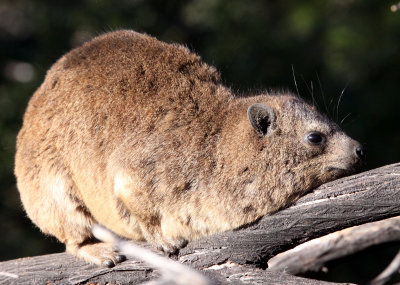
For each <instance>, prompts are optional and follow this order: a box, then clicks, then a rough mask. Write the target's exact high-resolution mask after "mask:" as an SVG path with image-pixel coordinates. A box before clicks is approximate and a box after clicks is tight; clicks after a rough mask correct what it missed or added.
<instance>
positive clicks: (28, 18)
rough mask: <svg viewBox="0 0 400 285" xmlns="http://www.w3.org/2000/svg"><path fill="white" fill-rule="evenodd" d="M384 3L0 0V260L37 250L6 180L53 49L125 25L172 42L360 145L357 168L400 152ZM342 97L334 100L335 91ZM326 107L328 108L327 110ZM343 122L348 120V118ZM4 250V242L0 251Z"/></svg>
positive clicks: (391, 30)
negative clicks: (312, 107) (318, 116)
mask: <svg viewBox="0 0 400 285" xmlns="http://www.w3.org/2000/svg"><path fill="white" fill-rule="evenodd" d="M390 4H393V3H387V2H385V1H379V0H370V1H361V0H358V1H357V0H336V1H317V0H313V1H305V0H300V1H288V0H282V1H262V0H253V1H239V0H191V1H179V0H172V1H161V0H153V1H150V0H148V1H145V0H120V1H109V0H84V1H73V0H69V1H66V0H64V1H50V0H35V1H32V0H12V1H11V0H2V2H1V3H0V185H1V192H0V222H1V224H2V225H3V229H4V228H5V233H6V234H3V235H2V236H1V238H0V244H1V247H2V250H1V251H0V252H1V255H0V259H9V258H15V257H20V256H26V255H29V254H38V253H45V252H48V251H50V250H55V249H58V250H59V247H58V246H57V244H56V243H51V245H49V243H48V241H46V240H45V239H44V238H43V236H41V234H40V233H38V231H37V230H32V229H33V226H32V225H31V223H30V222H29V221H28V220H27V219H26V218H25V214H24V213H23V211H22V208H21V205H20V202H19V198H18V194H17V190H16V187H15V179H14V176H13V156H14V151H15V137H16V134H17V132H18V129H19V128H20V126H21V122H22V116H23V112H24V109H25V107H26V104H27V102H28V100H29V97H30V96H31V94H32V93H33V92H34V90H35V89H36V88H37V87H38V86H39V85H40V84H41V82H42V81H43V78H44V76H45V72H46V70H47V69H48V68H49V67H50V66H51V64H52V63H54V62H55V61H56V60H57V59H58V58H59V57H60V56H61V55H62V54H64V53H65V52H67V51H68V50H70V49H71V48H73V47H75V46H77V45H79V44H81V43H82V42H83V41H85V40H87V39H89V38H91V37H93V36H96V35H98V34H101V33H103V32H106V31H110V30H114V29H118V28H128V29H134V30H137V31H139V32H146V33H149V34H151V35H154V36H156V37H157V38H159V39H161V40H164V41H167V42H179V43H182V44H185V45H187V46H188V47H189V48H191V49H192V50H194V51H195V52H197V53H199V54H200V55H201V56H202V57H203V59H204V60H205V61H206V62H208V63H210V64H212V65H215V66H217V68H218V69H219V70H220V71H221V73H222V77H223V79H224V81H225V82H226V84H227V85H229V86H232V88H233V89H234V90H238V92H247V91H249V90H250V91H252V92H258V91H262V90H265V89H267V90H269V89H279V90H280V89H284V90H287V89H289V90H291V91H293V92H296V87H295V80H294V78H293V75H292V66H293V68H294V72H295V76H296V80H297V84H298V89H299V93H300V95H301V96H303V97H306V98H308V99H309V100H310V101H311V100H312V99H311V97H312V96H313V97H315V100H316V102H317V104H318V105H319V107H320V109H321V110H322V111H325V112H327V113H329V114H330V115H331V116H332V117H333V118H334V119H336V120H337V121H338V122H340V121H341V120H342V119H343V118H344V117H346V116H347V115H348V114H349V113H351V115H350V116H348V117H347V118H346V120H345V122H344V123H343V127H344V128H345V130H346V131H347V132H348V133H349V134H350V135H351V136H352V137H354V138H356V139H358V140H359V141H361V142H362V143H365V144H366V146H367V148H368V168H374V167H377V166H381V165H385V164H389V163H393V162H396V161H400V147H399V145H400V132H399V127H398V123H399V108H400V96H399V95H398V94H399V91H400V84H399V78H400V13H393V12H391V11H390ZM344 88H345V89H346V90H345V91H344V95H343V97H342V99H341V100H340V105H339V106H337V105H338V103H337V102H338V100H339V96H340V94H341V92H342V90H343V89H344ZM337 109H338V110H337ZM350 122H352V123H351V124H349V123H350ZM3 249H5V250H3Z"/></svg>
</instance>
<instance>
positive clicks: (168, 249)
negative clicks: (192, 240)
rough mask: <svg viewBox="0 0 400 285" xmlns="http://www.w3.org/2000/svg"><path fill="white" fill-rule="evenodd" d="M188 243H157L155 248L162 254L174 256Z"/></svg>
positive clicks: (179, 241) (183, 241) (178, 241)
mask: <svg viewBox="0 0 400 285" xmlns="http://www.w3.org/2000/svg"><path fill="white" fill-rule="evenodd" d="M187 243H188V241H187V240H185V239H178V240H174V241H168V242H165V241H164V242H162V243H159V244H158V245H157V246H156V247H157V249H158V250H160V251H162V252H164V253H165V254H167V255H169V256H170V255H175V254H177V253H178V252H179V250H180V249H181V248H183V247H185V246H186V245H187Z"/></svg>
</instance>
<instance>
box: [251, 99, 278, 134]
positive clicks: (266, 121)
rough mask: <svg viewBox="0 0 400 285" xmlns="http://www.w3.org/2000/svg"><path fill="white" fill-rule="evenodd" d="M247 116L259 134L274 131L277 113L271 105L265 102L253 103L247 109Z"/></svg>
mask: <svg viewBox="0 0 400 285" xmlns="http://www.w3.org/2000/svg"><path fill="white" fill-rule="evenodd" d="M247 117H248V119H249V121H250V124H251V126H252V127H253V129H254V130H255V131H256V132H257V133H258V134H259V135H261V136H265V135H267V134H269V133H270V132H271V131H272V129H273V123H274V121H275V114H274V111H273V110H272V109H271V108H270V107H267V106H265V105H264V104H253V105H251V106H250V107H249V108H248V109H247Z"/></svg>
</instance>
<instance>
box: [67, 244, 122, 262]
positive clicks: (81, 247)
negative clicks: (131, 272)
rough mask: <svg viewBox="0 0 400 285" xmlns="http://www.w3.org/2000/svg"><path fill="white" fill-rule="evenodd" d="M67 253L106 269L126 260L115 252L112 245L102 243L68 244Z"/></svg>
mask: <svg viewBox="0 0 400 285" xmlns="http://www.w3.org/2000/svg"><path fill="white" fill-rule="evenodd" d="M67 252H69V253H71V254H74V255H75V256H77V257H79V258H82V259H84V260H85V261H87V262H90V263H95V264H97V265H103V266H106V267H114V266H115V265H116V264H117V263H120V262H122V261H124V260H126V257H125V256H124V255H121V254H118V252H116V251H115V249H114V247H113V245H112V244H109V243H104V242H95V243H83V244H68V245H67Z"/></svg>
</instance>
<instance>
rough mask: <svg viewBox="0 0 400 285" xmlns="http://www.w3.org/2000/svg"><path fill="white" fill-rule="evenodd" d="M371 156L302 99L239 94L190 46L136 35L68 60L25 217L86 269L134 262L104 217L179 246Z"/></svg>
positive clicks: (34, 136)
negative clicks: (102, 233)
mask: <svg viewBox="0 0 400 285" xmlns="http://www.w3.org/2000/svg"><path fill="white" fill-rule="evenodd" d="M364 159H365V149H364V148H363V147H362V146H361V145H360V144H359V143H357V142H356V141H354V140H352V139H351V138H349V137H348V136H347V135H346V134H344V133H343V131H342V130H341V129H340V128H339V127H338V126H337V125H336V124H335V123H333V122H332V121H330V120H329V119H328V118H327V117H325V116H324V115H321V114H320V113H318V112H317V111H316V110H315V108H314V107H313V106H310V105H308V104H307V103H306V102H304V101H303V100H302V99H301V98H299V97H296V96H294V95H291V94H287V93H282V94H261V95H257V96H248V97H245V98H243V97H241V98H239V97H235V95H234V94H233V93H232V91H231V90H230V89H229V88H227V87H225V86H223V85H222V83H221V80H220V77H219V74H218V73H217V71H216V70H215V69H214V68H213V67H210V66H208V65H206V64H205V63H203V62H202V61H201V59H200V58H199V57H198V56H197V55H195V54H192V53H190V52H189V51H188V50H187V49H186V48H184V47H182V46H178V45H170V44H166V43H162V42H159V41H157V40H156V39H154V38H151V37H149V36H146V35H141V34H138V33H135V32H133V31H118V32H113V33H109V34H105V35H103V36H100V37H97V38H95V39H93V40H92V41H90V42H88V43H86V44H84V45H83V46H81V47H79V48H77V49H74V50H72V51H71V52H69V53H67V54H66V55H65V56H63V57H62V58H61V59H60V60H59V61H57V63H55V64H54V65H53V67H52V68H51V69H50V70H49V71H48V73H47V76H46V79H45V81H44V82H43V84H42V85H41V86H40V88H39V89H38V90H37V91H36V92H35V94H34V95H33V96H32V98H31V100H30V102H29V105H28V108H27V111H26V113H25V116H24V123H23V127H22V129H21V131H20V133H19V135H18V139H17V153H16V166H15V174H16V176H17V182H18V189H19V191H20V194H21V199H22V202H23V204H24V207H25V210H26V212H27V213H28V215H29V217H30V218H31V219H32V221H33V222H34V223H35V224H36V225H37V226H38V227H39V228H40V229H41V230H42V231H43V232H45V233H47V234H51V235H54V236H56V237H57V238H58V239H59V240H60V241H61V242H63V243H65V244H66V247H67V250H68V251H69V252H71V253H73V254H75V255H77V256H79V257H81V258H84V259H85V260H87V261H90V262H94V263H98V264H100V263H105V264H106V265H108V266H112V265H113V264H115V263H116V262H119V261H121V260H122V256H119V255H118V254H117V253H115V252H114V251H113V249H112V248H111V246H109V245H106V244H103V243H99V242H97V241H95V240H94V239H93V238H92V234H91V231H90V229H91V226H92V225H93V224H94V223H101V224H103V225H104V226H106V227H108V228H109V229H111V230H113V231H114V232H116V233H118V234H120V235H122V236H124V237H126V238H129V239H133V240H138V241H139V240H146V241H147V242H150V243H151V244H153V245H154V246H155V247H157V248H161V249H163V250H164V251H167V252H173V251H175V250H176V249H178V248H179V247H182V246H184V244H185V243H186V242H187V241H188V240H192V239H195V238H198V237H201V236H204V235H209V234H212V233H215V232H220V231H225V230H229V229H233V228H236V227H239V226H241V225H244V224H246V223H250V222H252V221H255V220H256V219H257V218H259V217H261V216H263V215H266V214H271V213H273V212H275V211H277V210H279V209H280V208H282V207H285V206H287V205H289V204H290V203H292V202H293V201H295V200H296V199H297V198H298V197H300V196H301V195H302V194H304V193H306V192H307V191H309V190H310V189H312V188H314V187H316V186H318V185H320V184H322V183H325V182H327V181H330V180H333V179H336V178H338V177H341V176H344V175H348V174H350V173H353V172H354V171H355V170H356V169H357V168H358V167H359V166H360V165H361V163H362V161H363V160H364Z"/></svg>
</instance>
